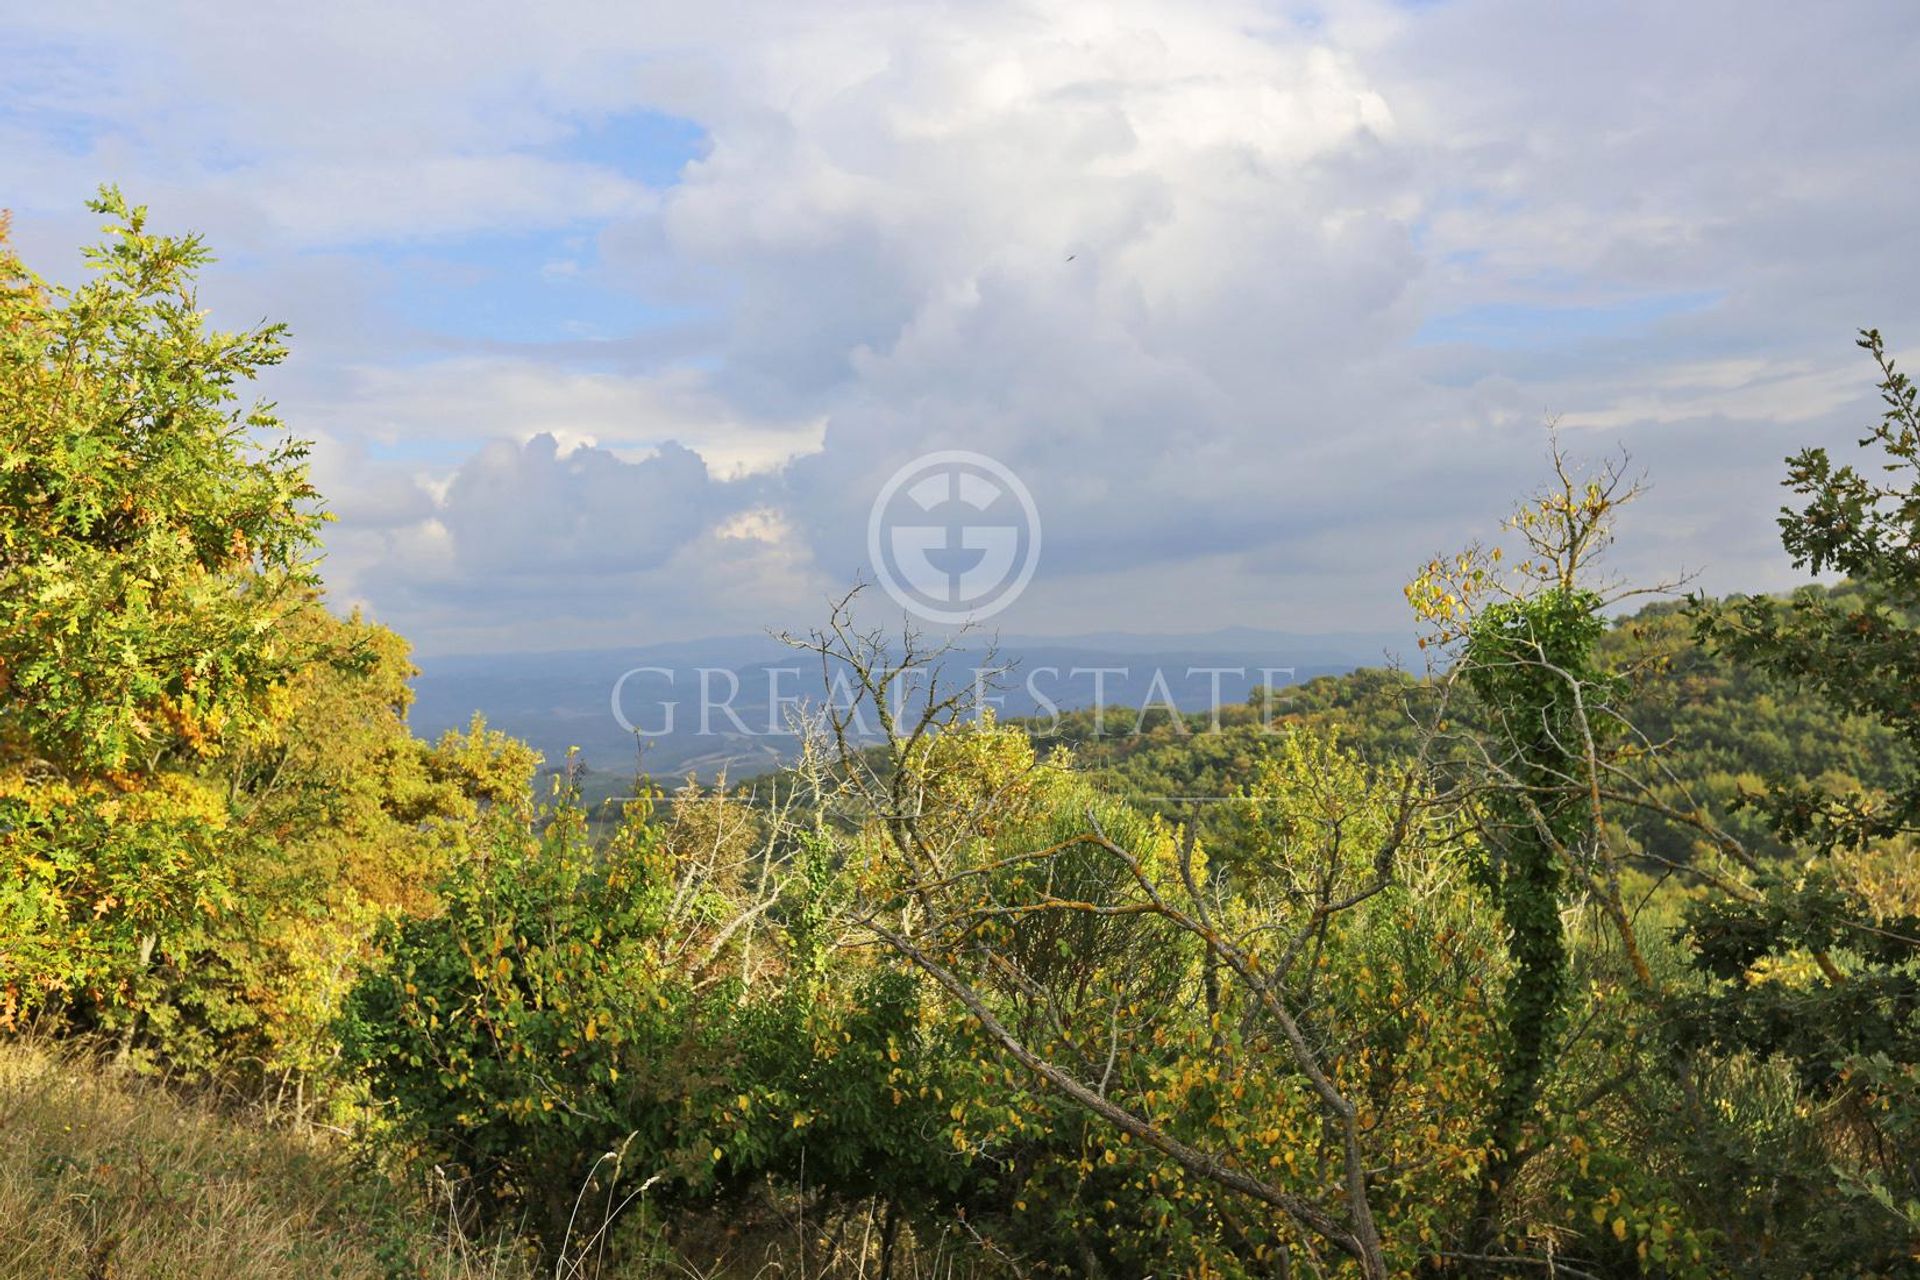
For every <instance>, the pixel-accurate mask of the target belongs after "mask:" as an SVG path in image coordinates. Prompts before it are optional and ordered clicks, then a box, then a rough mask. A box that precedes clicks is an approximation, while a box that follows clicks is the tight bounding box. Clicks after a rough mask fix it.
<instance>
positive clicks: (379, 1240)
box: [0, 1040, 1019, 1280]
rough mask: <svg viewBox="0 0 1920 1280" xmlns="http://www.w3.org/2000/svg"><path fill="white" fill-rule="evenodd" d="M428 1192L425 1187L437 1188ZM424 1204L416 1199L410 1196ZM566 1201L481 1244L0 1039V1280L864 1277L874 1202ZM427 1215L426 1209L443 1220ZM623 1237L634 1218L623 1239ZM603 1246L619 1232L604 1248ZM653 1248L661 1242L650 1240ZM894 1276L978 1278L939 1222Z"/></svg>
mask: <svg viewBox="0 0 1920 1280" xmlns="http://www.w3.org/2000/svg"><path fill="white" fill-rule="evenodd" d="M444 1190H445V1189H443V1192H444ZM422 1199H424V1197H422ZM595 1199H596V1198H595V1197H590V1196H587V1195H586V1194H584V1193H583V1194H582V1198H581V1215H580V1220H579V1222H578V1223H576V1229H575V1231H574V1232H572V1233H570V1236H569V1241H568V1246H569V1247H568V1249H567V1251H566V1253H565V1255H564V1256H562V1257H559V1258H556V1259H551V1260H549V1261H547V1262H546V1263H544V1264H540V1265H536V1264H535V1263H534V1262H533V1260H532V1258H531V1256H530V1255H529V1253H528V1251H527V1249H526V1248H525V1246H512V1245H509V1244H506V1243H502V1244H499V1245H496V1246H494V1247H490V1248H489V1247H482V1246H478V1245H476V1244H474V1243H473V1242H472V1241H470V1240H467V1239H465V1238H463V1237H462V1236H461V1234H460V1232H459V1231H458V1229H457V1228H456V1227H454V1226H453V1225H452V1223H451V1221H450V1217H451V1215H447V1214H441V1215H438V1216H436V1214H435V1212H434V1210H433V1208H432V1207H431V1206H429V1205H427V1204H424V1203H420V1202H413V1201H404V1200H403V1199H402V1198H401V1197H399V1196H398V1195H397V1194H396V1193H395V1191H394V1189H393V1188H392V1187H390V1186H388V1185H386V1184H385V1183H383V1182H381V1181H380V1180H378V1179H375V1178H372V1177H370V1176H368V1175H367V1174H365V1173H364V1172H362V1171H360V1170H358V1169H356V1168H355V1167H354V1165H353V1164H352V1163H351V1161H349V1160H348V1159H347V1157H346V1155H345V1153H344V1152H343V1151H342V1150H341V1147H340V1144H339V1143H338V1142H335V1141H333V1140H331V1139H329V1138H328V1137H327V1136H326V1135H324V1134H310V1133H301V1132H294V1131H289V1130H288V1129H286V1128H285V1127H282V1126H275V1125H272V1124H269V1123H267V1122H265V1121H264V1120H262V1119H261V1118H260V1117H258V1116H254V1115H249V1114H246V1113H243V1112H230V1111H222V1110H220V1109H218V1108H216V1107H214V1106H211V1105H208V1104H206V1103H203V1102H198V1101H195V1100H193V1099H191V1098H185V1097H182V1096H180V1095H179V1094H178V1093H177V1092H174V1091H169V1090H168V1089H165V1088H163V1087H161V1086H159V1085H157V1084H155V1083H152V1082H150V1081H145V1080H142V1079H139V1078H137V1077H134V1076H131V1075H128V1074H125V1073H120V1072H115V1071H113V1070H111V1069H108V1068H104V1067H102V1066H100V1065H98V1064H96V1063H94V1062H92V1061H91V1060H89V1059H86V1058H84V1057H81V1056H79V1055H77V1054H74V1053H71V1052H68V1051H65V1050H63V1049H61V1048H60V1047H58V1046H47V1045H36V1044H31V1043H22V1042H8V1041H4V1040H0V1280H46V1278H47V1277H55V1276H57V1277H62V1278H63V1280H67V1278H74V1280H312V1278H315V1277H335V1278H337V1280H388V1278H390V1277H397V1276H404V1277H409V1278H415V1280H535V1277H542V1278H543V1280H544V1278H545V1277H553V1278H554V1280H664V1278H666V1277H673V1278H674V1280H876V1278H877V1277H878V1276H879V1275H880V1274H881V1266H880V1254H881V1247H880V1238H881V1232H880V1225H881V1223H880V1218H879V1211H878V1207H877V1206H874V1205H865V1206H861V1207H859V1208H857V1209H853V1210H847V1211H842V1212H841V1213H839V1214H837V1215H834V1217H833V1218H832V1220H831V1221H828V1222H825V1223H822V1222H818V1221H810V1220H809V1218H808V1215H806V1214H805V1213H800V1212H797V1211H798V1207H799V1205H798V1201H797V1199H796V1198H794V1197H792V1196H791V1195H784V1196H774V1195H772V1193H771V1192H770V1191H769V1192H768V1193H767V1195H766V1196H765V1197H764V1198H762V1199H761V1200H757V1201H752V1202H749V1203H742V1204H736V1205H733V1206H731V1207H729V1208H728V1209H727V1210H726V1211H724V1212H715V1213H711V1214H708V1215H704V1216H695V1217H692V1218H689V1219H681V1220H679V1221H677V1222H676V1223H675V1224H674V1225H673V1227H672V1229H670V1230H669V1231H667V1232H665V1233H664V1235H656V1234H653V1233H649V1232H644V1231H643V1232H641V1233H640V1235H639V1236H635V1235H634V1234H632V1233H630V1232H627V1231H624V1230H622V1229H619V1228H616V1229H614V1230H612V1231H609V1230H608V1229H607V1228H608V1227H609V1224H608V1222H607V1221H606V1215H605V1210H604V1206H601V1205H599V1204H597V1203H595ZM442 1207H443V1208H444V1205H443V1206H442ZM629 1225H631V1226H635V1227H638V1226H639V1225H640V1224H639V1223H638V1222H637V1221H636V1222H633V1223H631V1224H629V1223H625V1222H623V1223H622V1224H621V1226H622V1228H624V1227H626V1226H629ZM616 1237H625V1238H624V1239H616ZM669 1239H670V1240H671V1243H670V1244H669V1243H668V1240H669ZM898 1245H899V1247H898V1248H897V1249H895V1251H894V1260H893V1261H894V1266H893V1276H894V1280H982V1278H983V1277H986V1276H990V1275H1004V1274H1018V1273H1019V1270H1018V1268H1017V1267H1010V1268H1002V1267H1000V1266H997V1265H995V1264H996V1262H997V1261H1000V1259H997V1258H996V1256H995V1253H994V1251H992V1250H989V1249H983V1248H981V1247H979V1245H978V1243H977V1242H976V1241H974V1240H971V1239H969V1238H968V1235H967V1233H966V1232H965V1231H964V1229H963V1228H961V1227H960V1226H959V1225H958V1224H956V1225H955V1226H954V1227H953V1228H952V1229H950V1230H948V1231H946V1232H935V1233H933V1234H932V1235H931V1236H930V1237H929V1238H927V1239H925V1240H917V1239H915V1233H914V1232H913V1231H912V1229H911V1228H903V1229H902V1231H901V1232H900V1240H899V1242H898Z"/></svg>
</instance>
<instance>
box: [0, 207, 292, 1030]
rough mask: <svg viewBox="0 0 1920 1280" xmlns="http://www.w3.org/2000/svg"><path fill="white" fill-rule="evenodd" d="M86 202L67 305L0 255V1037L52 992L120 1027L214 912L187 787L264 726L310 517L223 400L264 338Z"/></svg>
mask: <svg viewBox="0 0 1920 1280" xmlns="http://www.w3.org/2000/svg"><path fill="white" fill-rule="evenodd" d="M90 207H91V208H93V209H94V210H95V211H96V212H98V213H101V214H104V215H106V216H107V217H108V218H109V219H110V221H109V223H108V225H107V228H106V232H107V236H106V239H105V241H104V242H103V243H102V244H101V245H99V246H98V247H96V248H93V249H90V250H88V251H87V261H88V264H89V266H91V267H92V268H93V271H94V275H93V278H92V279H90V280H89V281H88V282H86V283H85V284H82V285H80V286H78V287H76V288H64V287H54V286H49V285H47V284H46V283H44V282H43V281H41V280H40V279H39V278H38V277H37V276H35V275H33V274H32V273H31V272H29V271H28V270H27V269H26V267H25V266H24V265H23V264H22V263H21V262H20V261H19V259H18V257H17V255H15V254H14V253H13V252H12V251H11V250H10V249H8V248H6V247H5V246H4V244H3V243H0V1023H8V1022H15V1021H18V1020H19V1019H20V1018H21V1017H23V1016H25V1015H26V1014H27V1013H28V1012H30V1011H31V1010H32V1009H34V1008H35V1007H37V1006H39V1005H41V1004H43V1003H44V1002H46V1001H47V1000H48V999H49V998H51V997H57V998H60V999H62V1000H64V1001H65V1002H67V1003H68V1004H69V1006H71V1007H74V1008H82V1009H86V1010H90V1011H91V1012H92V1013H93V1014H94V1015H97V1017H98V1018H99V1020H100V1021H101V1022H102V1023H103V1024H109V1025H118V1026H120V1027H122V1028H123V1029H125V1028H128V1027H130V1025H131V1011H132V1010H134V1009H137V1008H138V1007H139V1004H140V1003H141V1000H142V998H143V987H144V985H145V984H146V983H147V981H148V973H149V971H150V968H151V965H152V963H153V962H154V960H155V959H156V957H158V956H159V955H161V954H162V952H163V950H164V947H165V940H166V939H167V937H169V936H170V935H171V934H172V933H173V931H174V930H176V929H177V928H179V927H181V926H182V925H183V924H184V923H187V922H190V921H193V920H196V919H199V918H203V917H205V916H208V915H212V914H217V913H221V912H224V911H227V910H230V909H231V908H232V907H233V906H234V886H233V883H232V879H231V874H230V872H231V868H230V867H229V866H228V865H226V864H225V863H224V862H223V860H222V858H221V855H220V849H221V846H222V835H221V833H222V832H223V831H224V830H225V829H226V826H227V822H228V812H227V807H226V804H225V800H224V797H223V796H222V795H221V794H220V792H219V790H218V789H217V787H215V786H214V785H213V784H212V783H211V782H209V781H208V780H207V779H206V778H204V777H202V776H200V774H199V772H198V770H199V767H200V766H201V765H203V764H204V763H205V762H207V761H209V760H212V759H214V758H217V757H218V756H219V755H220V754H221V753H222V752H223V751H226V750H228V749H229V748H230V747H231V746H232V745H233V744H235V743H237V742H240V741H243V740H245V739H246V738H247V737H248V736H249V735H251V734H254V733H257V732H261V731H263V730H264V729H266V728H267V727H269V726H271V725H272V724H273V723H274V722H275V721H276V719H277V718H278V717H279V716H281V715H282V714H284V705H285V696H284V690H285V683H284V682H285V678H286V676H287V675H288V673H289V671H290V669H291V667H292V665H293V664H294V663H295V662H296V661H297V655H295V654H293V653H292V652H291V651H290V647H289V645H288V644H287V641H286V638H285V635H284V628H283V625H282V624H283V622H284V620H285V619H286V617H287V615H288V614H289V612H291V611H293V610H295V609H297V608H299V607H300V606H301V605H302V604H303V603H304V602H305V599H306V595H307V589H308V587H309V586H310V585H311V583H312V582H313V569H312V559H311V557H312V553H313V544H314V538H315V535H316V532H317V529H318V527H319V525H320V523H321V522H322V520H323V519H324V517H323V515H322V513H321V512H320V511H319V509H318V507H317V505H316V503H315V495H314V492H313V489H312V488H311V486H310V485H309V484H308V481H307V473H306V468H305V465H304V457H305V446H304V445H302V444H301V443H299V442H297V441H293V440H285V439H280V440H275V439H273V437H276V436H278V435H279V433H280V430H281V427H280V423H279V421H278V420H277V419H276V418H275V417H274V416H273V414H272V411H271V407H270V406H267V405H253V406H245V405H242V404H240V403H239V399H238V395H239V388H240V387H241V385H242V384H244V383H246V382H247V381H249V380H251V379H252V378H254V377H255V376H257V375H258V374H259V372H260V371H261V370H262V369H264V368H267V367H268V366H271V365H274V364H277V363H278V362H279V361H280V360H281V359H282V358H283V356H284V355H285V347H284V345H283V343H282V330H281V328H280V327H279V326H277V325H267V326H263V327H261V328H258V329H254V330H249V331H245V332H239V333H225V332H219V331H215V330H211V329H209V328H208V327H207V325H206V323H205V316H204V314H203V313H202V311H201V310H200V308H199V305H198V302H197V300H196V297H195V293H194V276H195V272H196V271H197V270H198V269H199V268H200V267H201V266H203V265H204V264H205V263H206V262H207V261H208V259H209V255H208V253H207V250H206V248H205V246H204V245H203V244H202V243H201V241H200V240H199V238H198V237H195V236H187V237H178V238H176V237H169V236H164V235H159V234H156V233H154V232H152V231H150V230H149V229H148V226H147V218H146V212H145V210H144V209H141V208H137V207H132V206H129V205H128V204H127V202H126V201H125V200H124V199H123V198H122V197H121V195H120V194H119V192H117V191H115V190H112V189H111V188H108V189H103V191H102V192H101V194H100V197H99V199H97V200H96V201H94V202H93V203H92V205H91V206H90Z"/></svg>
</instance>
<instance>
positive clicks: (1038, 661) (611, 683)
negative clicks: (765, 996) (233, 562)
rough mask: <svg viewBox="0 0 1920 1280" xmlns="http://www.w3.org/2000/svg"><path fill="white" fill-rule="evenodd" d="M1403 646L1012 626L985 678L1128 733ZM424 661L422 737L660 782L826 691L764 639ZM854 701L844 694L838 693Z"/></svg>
mask: <svg viewBox="0 0 1920 1280" xmlns="http://www.w3.org/2000/svg"><path fill="white" fill-rule="evenodd" d="M1406 648H1407V644H1406V638H1405V637H1404V636H1400V635H1394V634H1387V633H1377V634H1376V633H1363V632H1347V633H1335V634H1325V635H1295V634H1290V633H1286V632H1279V631H1262V630H1258V629H1255V628H1250V627H1233V628H1228V629H1226V630H1222V631H1214V632H1208V633H1205V634H1197V635H1173V636H1155V635H1139V634H1131V633H1124V632H1109V633H1099V634H1093V635H1082V636H1065V637H1038V636H1026V637H1022V636H1003V637H1000V638H999V639H998V641H997V650H996V654H995V658H994V661H993V664H992V668H991V671H992V672H993V673H998V674H992V673H989V674H986V675H982V676H981V677H980V678H981V680H982V682H983V683H984V684H986V685H988V686H989V691H990V696H991V697H993V698H994V699H996V701H995V702H994V704H993V705H994V706H995V709H996V711H997V712H998V713H999V714H1001V715H1005V716H1034V715H1047V714H1049V708H1050V706H1051V707H1057V708H1058V709H1060V710H1062V711H1071V710H1078V709H1084V708H1091V707H1094V706H1096V705H1100V706H1105V707H1109V708H1114V709H1116V711H1115V720H1114V723H1115V725H1117V726H1120V727H1122V728H1124V726H1125V725H1126V724H1127V723H1129V722H1130V721H1131V719H1132V713H1131V709H1132V708H1138V707H1141V706H1145V705H1149V704H1151V705H1154V706H1162V705H1165V704H1166V703H1168V702H1171V703H1172V705H1173V706H1175V707H1177V708H1179V709H1180V710H1182V711H1205V710H1206V709H1207V707H1208V705H1209V704H1210V703H1212V702H1214V701H1215V700H1216V699H1217V700H1218V701H1219V702H1220V703H1222V704H1225V703H1235V702H1245V701H1246V700H1247V697H1248V696H1249V695H1250V694H1251V693H1252V692H1253V691H1254V690H1255V689H1257V688H1259V687H1260V686H1261V684H1262V683H1267V684H1271V685H1273V686H1276V687H1278V686H1281V685H1287V684H1294V683H1298V682H1300V681H1304V680H1309V679H1312V678H1313V677H1315V676H1321V675H1335V674H1339V673H1342V672H1346V671H1351V670H1353V669H1354V668H1356V667H1360V666H1378V665H1381V664H1383V663H1384V662H1386V661H1388V660H1389V658H1390V657H1391V656H1392V655H1393V654H1394V653H1396V652H1403V651H1404V650H1405V649H1406ZM415 661H416V663H417V664H418V666H419V667H420V675H419V676H418V677H417V678H416V679H415V680H414V694H415V701H414V705H413V712H412V717H411V719H412V723H413V727H414V731H415V732H416V733H419V734H422V735H424V736H427V737H437V736H439V735H440V734H441V733H442V732H444V731H445V730H447V729H451V728H458V727H463V726H465V725H466V724H467V723H468V721H469V720H471V719H472V717H473V714H474V713H475V712H476V711H478V712H480V713H482V714H484V715H485V716H486V718H487V721H488V723H489V724H491V725H492V726H493V727H495V728H497V729H502V730H505V731H506V732H508V733H511V734H513V735H514V736H515V737H518V738H521V739H523V740H525V741H526V742H528V743H530V744H531V745H532V746H534V747H535V748H536V749H537V750H539V751H540V752H541V754H542V755H544V756H545V757H546V758H547V760H548V762H549V763H550V764H551V763H557V762H559V761H560V760H561V759H563V758H564V757H565V755H566V753H567V751H568V750H569V749H570V748H578V749H579V751H580V754H581V756H582V758H583V759H584V760H585V762H586V764H587V765H588V766H589V767H591V768H593V769H595V770H597V771H603V772H612V773H623V774H630V773H631V772H632V770H633V769H634V766H635V762H636V761H637V760H639V759H640V758H641V756H640V754H639V752H640V750H641V748H642V746H644V753H645V754H644V759H645V763H646V767H647V770H648V772H650V773H652V774H654V775H655V776H659V777H672V776H677V775H684V774H687V773H695V774H698V775H700V776H701V777H703V778H710V777H712V776H713V775H715V774H717V773H719V772H720V771H722V770H723V769H724V770H725V771H726V772H728V773H729V774H731V775H732V776H735V777H744V776H747V775H750V774H754V773H759V772H761V771H763V770H764V769H768V768H773V767H777V766H778V765H780V764H782V763H784V762H785V761H786V760H787V759H788V758H789V756H790V754H791V752H792V751H793V748H794V746H795V738H794V737H793V736H792V734H791V733H790V732H788V730H787V721H788V719H789V717H790V714H791V711H792V708H793V706H794V704H795V703H796V702H810V703H813V704H815V705H817V704H818V703H819V702H820V701H821V699H822V697H823V695H824V694H826V693H828V692H829V690H828V688H827V686H826V684H825V682H824V680H823V678H822V674H821V670H820V665H819V660H818V659H817V658H815V657H812V656H811V655H808V654H806V653H802V652H798V651H795V650H792V649H789V648H787V647H785V646H784V645H782V644H781V643H780V642H779V641H777V640H775V639H773V638H772V637H769V636H724V637H718V638H715V639H709V640H696V641H682V642H675V643H670V644H655V645H644V646H638V647H634V648H626V649H597V650H577V651H568V652H558V653H508V654H467V655H449V656H441V657H419V658H416V659H415ZM984 661H985V644H984V642H980V641H977V640H976V641H973V642H972V643H971V644H970V645H969V646H968V647H964V648H956V649H955V650H954V651H953V652H952V653H951V654H949V655H948V657H947V659H946V662H945V671H946V676H945V678H946V679H947V680H948V681H956V680H957V681H969V680H971V679H973V678H974V671H975V670H976V669H979V668H981V666H982V664H983V663H984ZM844 699H845V693H844V691H839V692H838V693H837V700H842V701H844ZM669 703H671V704H672V705H671V706H669V705H668V704H669ZM1123 709H1124V710H1125V711H1126V714H1121V711H1122V710H1123Z"/></svg>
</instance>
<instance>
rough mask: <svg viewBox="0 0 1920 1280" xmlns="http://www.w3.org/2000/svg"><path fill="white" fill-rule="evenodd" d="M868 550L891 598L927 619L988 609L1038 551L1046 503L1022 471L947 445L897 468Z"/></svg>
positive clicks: (1001, 603)
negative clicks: (1040, 503)
mask: <svg viewBox="0 0 1920 1280" xmlns="http://www.w3.org/2000/svg"><path fill="white" fill-rule="evenodd" d="M867 554H868V555H869V556H870V557H872V559H873V568H874V573H875V574H876V575H877V576H878V577H879V579H880V585H881V586H882V587H883V588H885V589H886V592H887V594H888V595H889V596H891V597H893V600H894V603H896V604H898V605H899V606H900V607H901V608H903V609H905V610H907V612H909V613H912V614H916V615H918V616H919V617H921V618H924V619H926V620H927V621H928V622H934V623H940V624H943V625H944V624H952V623H961V622H967V621H969V620H975V619H980V618H989V617H992V616H993V615H994V614H996V613H998V612H1000V611H1001V610H1002V609H1004V608H1006V607H1007V606H1008V605H1010V604H1012V603H1013V602H1014V601H1015V600H1016V599H1017V598H1019V595H1020V593H1021V591H1023V590H1025V589H1026V585H1027V583H1028V582H1029V581H1031V580H1032V578H1033V571H1034V568H1035V567H1036V566H1037V565H1038V564H1039V561H1040V513H1039V512H1038V511H1037V510H1035V509H1034V505H1033V495H1032V494H1030V493H1028V492H1027V486H1026V485H1024V484H1022V483H1020V477H1018V476H1016V475H1014V474H1013V472H1011V471H1009V470H1008V469H1007V468H1006V467H1004V466H1002V465H1001V464H1000V463H998V462H996V461H994V460H993V459H992V458H989V457H987V456H985V455H984V454H978V453H969V452H967V451H966V450H964V449H946V450H942V451H940V452H938V453H928V454H923V455H921V456H920V457H918V458H915V459H914V460H913V461H912V462H909V463H908V464H907V465H906V466H904V467H902V468H900V469H899V470H898V471H896V472H894V473H893V475H892V476H891V477H889V478H888V480H887V482H886V483H885V484H884V485H882V486H881V487H880V493H879V495H878V496H876V497H875V498H874V500H873V515H872V518H871V519H869V520H868V522H867Z"/></svg>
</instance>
